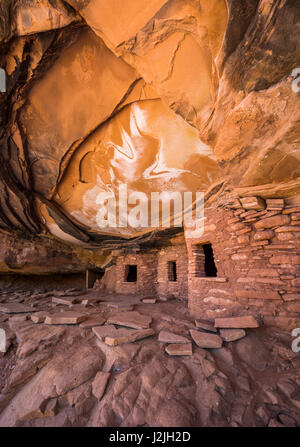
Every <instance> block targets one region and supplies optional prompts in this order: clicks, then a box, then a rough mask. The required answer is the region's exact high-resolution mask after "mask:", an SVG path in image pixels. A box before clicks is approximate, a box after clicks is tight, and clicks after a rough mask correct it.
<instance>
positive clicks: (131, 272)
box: [125, 265, 137, 282]
mask: <svg viewBox="0 0 300 447" xmlns="http://www.w3.org/2000/svg"><path fill="white" fill-rule="evenodd" d="M125 277H126V282H136V281H137V266H136V265H126V270H125Z"/></svg>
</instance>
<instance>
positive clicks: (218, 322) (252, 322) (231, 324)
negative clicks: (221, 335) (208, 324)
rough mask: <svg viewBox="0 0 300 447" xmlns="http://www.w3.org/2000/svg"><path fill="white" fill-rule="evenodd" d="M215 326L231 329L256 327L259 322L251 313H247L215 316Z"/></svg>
mask: <svg viewBox="0 0 300 447" xmlns="http://www.w3.org/2000/svg"><path fill="white" fill-rule="evenodd" d="M215 327H218V328H232V329H244V328H256V327H259V323H258V322H257V320H256V319H255V318H254V317H253V316H252V315H247V316H244V317H228V318H216V319H215Z"/></svg>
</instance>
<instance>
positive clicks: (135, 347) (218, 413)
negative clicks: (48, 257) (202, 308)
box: [0, 285, 300, 427]
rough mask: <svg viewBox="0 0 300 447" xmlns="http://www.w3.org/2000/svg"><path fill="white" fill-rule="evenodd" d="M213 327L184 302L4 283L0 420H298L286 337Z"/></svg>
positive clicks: (299, 362) (294, 358) (298, 361)
mask: <svg viewBox="0 0 300 447" xmlns="http://www.w3.org/2000/svg"><path fill="white" fill-rule="evenodd" d="M67 323H68V324H67ZM227 323H228V322H227ZM206 324H208V325H206ZM215 325H216V326H220V327H218V329H216V328H214V325H211V324H209V323H208V322H206V323H205V322H203V321H197V322H196V323H195V320H194V318H192V317H191V316H190V315H189V312H188V309H187V307H186V304H185V303H183V302H180V301H178V300H172V301H168V302H161V301H156V302H152V303H151V302H142V301H140V300H139V299H138V298H133V297H128V296H127V297H125V296H110V295H104V294H102V295H101V294H100V293H99V292H95V291H89V292H86V291H83V290H74V289H69V290H65V291H62V290H58V289H57V290H53V291H51V292H46V293H45V292H44V293H42V292H40V291H39V292H35V293H34V292H33V291H31V292H30V291H27V293H24V292H23V291H22V290H17V291H14V290H13V285H10V287H7V288H6V289H5V288H3V289H2V295H1V297H0V327H1V328H3V329H4V330H5V331H6V334H7V345H6V353H0V356H1V357H0V393H1V394H0V426H97V427H98V426H119V427H128V426H164V427H171V426H185V427H191V426H280V427H281V426H300V368H299V366H300V354H299V353H294V352H293V351H292V349H291V343H292V338H291V334H290V332H288V331H284V330H282V329H276V328H267V327H263V326H262V327H252V328H247V329H245V332H243V331H241V329H222V326H223V327H226V326H227V327H228V326H239V323H237V324H235V323H232V321H231V322H230V323H229V325H228V324H226V321H224V320H223V322H222V321H221V324H218V321H217V320H216V324H215ZM243 325H244V327H245V326H255V325H257V324H256V323H255V322H254V324H253V321H252V320H251V321H248V322H247V321H246V320H244V322H243ZM240 326H242V322H241V324H240ZM139 338H141V339H139ZM235 339H236V340H235ZM134 340H135V341H134ZM225 340H234V341H225ZM200 346H202V347H200ZM203 346H212V347H211V348H207V349H206V348H203Z"/></svg>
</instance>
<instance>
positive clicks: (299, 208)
mask: <svg viewBox="0 0 300 447" xmlns="http://www.w3.org/2000/svg"><path fill="white" fill-rule="evenodd" d="M298 212H300V206H294V207H293V208H287V209H286V210H283V211H282V214H291V213H298Z"/></svg>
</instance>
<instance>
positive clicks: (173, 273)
mask: <svg viewBox="0 0 300 447" xmlns="http://www.w3.org/2000/svg"><path fill="white" fill-rule="evenodd" d="M168 279H169V281H173V282H176V281H177V266H176V262H175V261H169V262H168Z"/></svg>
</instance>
